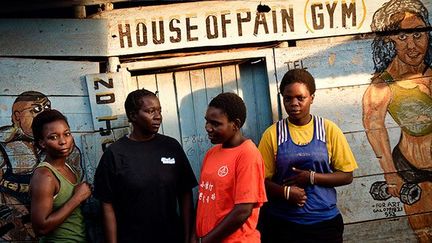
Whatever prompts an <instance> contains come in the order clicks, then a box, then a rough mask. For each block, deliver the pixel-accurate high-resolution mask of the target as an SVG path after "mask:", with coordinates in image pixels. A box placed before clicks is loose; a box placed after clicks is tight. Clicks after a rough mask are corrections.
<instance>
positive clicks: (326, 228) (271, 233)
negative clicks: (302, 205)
mask: <svg viewBox="0 0 432 243" xmlns="http://www.w3.org/2000/svg"><path fill="white" fill-rule="evenodd" d="M262 216H263V217H260V223H259V227H258V229H259V230H260V231H261V241H262V243H287V242H289V243H291V242H292V243H314V242H319V243H341V242H343V231H344V224H343V219H342V215H340V214H338V215H337V216H336V217H334V218H332V219H330V220H326V221H323V222H319V223H316V224H310V225H305V224H296V223H293V222H289V221H285V220H281V219H278V218H274V217H272V216H270V215H268V214H267V215H262Z"/></svg>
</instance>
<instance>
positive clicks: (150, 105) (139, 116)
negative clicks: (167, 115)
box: [131, 96, 162, 136]
mask: <svg viewBox="0 0 432 243" xmlns="http://www.w3.org/2000/svg"><path fill="white" fill-rule="evenodd" d="M140 101H141V107H140V109H139V110H138V111H137V112H133V113H132V114H131V121H132V125H133V126H134V129H135V130H137V131H139V132H140V133H141V134H142V135H145V136H148V135H153V134H156V133H157V132H158V131H159V127H160V125H161V123H162V113H161V112H162V108H161V106H160V103H159V99H158V98H157V97H156V96H143V97H142V98H141V100H140Z"/></svg>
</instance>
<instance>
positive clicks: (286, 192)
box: [284, 186, 291, 201]
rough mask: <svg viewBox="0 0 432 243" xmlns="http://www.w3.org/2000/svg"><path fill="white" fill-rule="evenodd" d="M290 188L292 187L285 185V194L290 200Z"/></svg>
mask: <svg viewBox="0 0 432 243" xmlns="http://www.w3.org/2000/svg"><path fill="white" fill-rule="evenodd" d="M290 189H291V187H290V186H284V196H285V199H286V200H287V201H288V200H289V196H290V195H289V193H290Z"/></svg>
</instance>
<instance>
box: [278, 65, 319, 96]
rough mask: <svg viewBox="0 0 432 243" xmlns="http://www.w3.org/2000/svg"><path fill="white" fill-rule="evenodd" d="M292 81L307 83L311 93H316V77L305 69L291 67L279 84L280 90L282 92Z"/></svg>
mask: <svg viewBox="0 0 432 243" xmlns="http://www.w3.org/2000/svg"><path fill="white" fill-rule="evenodd" d="M292 83H302V84H304V85H306V87H307V89H308V90H309V93H310V94H311V95H312V94H315V90H316V88H315V79H314V77H312V75H311V74H310V73H309V72H308V71H306V70H305V69H291V70H289V71H288V72H286V73H285V75H284V76H283V78H282V81H281V83H280V85H279V92H280V93H281V94H282V92H283V91H284V89H285V87H286V86H287V85H289V84H292Z"/></svg>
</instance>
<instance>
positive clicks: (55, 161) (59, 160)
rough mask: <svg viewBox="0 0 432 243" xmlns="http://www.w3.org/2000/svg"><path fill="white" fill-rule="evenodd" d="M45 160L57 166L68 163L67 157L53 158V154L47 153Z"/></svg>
mask: <svg viewBox="0 0 432 243" xmlns="http://www.w3.org/2000/svg"><path fill="white" fill-rule="evenodd" d="M45 160H46V162H48V163H50V164H51V165H52V166H54V167H55V168H62V167H64V166H65V165H66V157H59V158H53V157H52V156H50V155H47V156H46V158H45Z"/></svg>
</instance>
